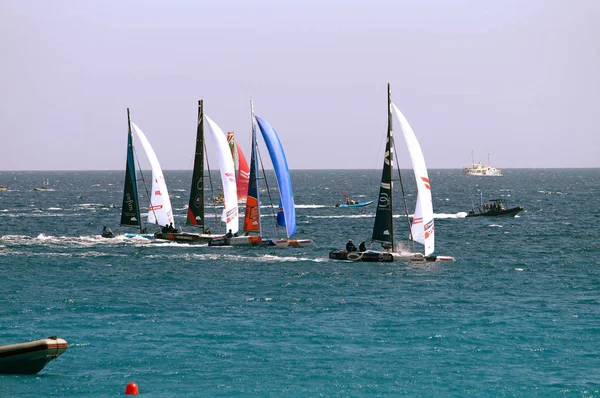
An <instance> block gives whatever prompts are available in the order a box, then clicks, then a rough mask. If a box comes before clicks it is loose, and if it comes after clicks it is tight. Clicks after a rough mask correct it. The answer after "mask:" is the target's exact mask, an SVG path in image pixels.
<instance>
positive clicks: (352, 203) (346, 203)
mask: <svg viewBox="0 0 600 398" xmlns="http://www.w3.org/2000/svg"><path fill="white" fill-rule="evenodd" d="M341 193H342V198H343V200H342V203H336V205H335V207H363V206H368V205H370V204H371V203H373V201H372V200H368V201H364V202H359V201H357V200H354V199H351V198H349V197H348V195H346V192H344V191H341Z"/></svg>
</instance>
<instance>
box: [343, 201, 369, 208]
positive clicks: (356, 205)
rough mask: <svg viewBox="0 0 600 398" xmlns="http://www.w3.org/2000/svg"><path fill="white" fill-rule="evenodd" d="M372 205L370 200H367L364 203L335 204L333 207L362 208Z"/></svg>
mask: <svg viewBox="0 0 600 398" xmlns="http://www.w3.org/2000/svg"><path fill="white" fill-rule="evenodd" d="M371 203H373V201H372V200H368V201H366V202H354V203H352V202H351V203H337V204H336V205H335V207H364V206H368V205H370V204H371Z"/></svg>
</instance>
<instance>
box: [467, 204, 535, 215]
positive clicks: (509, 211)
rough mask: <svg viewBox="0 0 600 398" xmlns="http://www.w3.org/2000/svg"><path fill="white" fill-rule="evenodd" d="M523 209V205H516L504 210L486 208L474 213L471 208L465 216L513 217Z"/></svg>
mask: <svg viewBox="0 0 600 398" xmlns="http://www.w3.org/2000/svg"><path fill="white" fill-rule="evenodd" d="M523 209H524V207H523V206H517V207H513V208H510V209H505V210H488V211H484V212H481V213H476V212H474V211H473V210H471V211H470V212H469V214H467V217H514V216H516V215H517V214H519V212H520V211H522V210H523Z"/></svg>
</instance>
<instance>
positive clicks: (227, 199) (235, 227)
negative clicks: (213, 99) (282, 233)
mask: <svg viewBox="0 0 600 398" xmlns="http://www.w3.org/2000/svg"><path fill="white" fill-rule="evenodd" d="M204 117H205V118H206V122H207V123H206V124H207V125H208V130H209V131H210V133H211V135H212V137H213V139H214V140H215V142H216V144H217V159H218V161H219V169H220V171H221V183H222V184H223V198H224V207H225V208H224V209H223V219H224V221H225V222H226V223H227V231H229V230H231V232H232V233H236V232H238V231H239V229H240V226H239V221H238V198H237V184H236V182H235V166H234V164H233V158H232V157H231V151H230V149H229V144H228V143H227V137H226V136H225V134H224V133H223V130H221V128H220V127H219V126H218V125H217V124H216V123H215V122H213V121H212V120H211V119H210V118H209V117H208V116H206V114H204Z"/></svg>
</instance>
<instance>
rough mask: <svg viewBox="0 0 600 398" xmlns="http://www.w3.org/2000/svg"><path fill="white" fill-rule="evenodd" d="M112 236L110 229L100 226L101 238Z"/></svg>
mask: <svg viewBox="0 0 600 398" xmlns="http://www.w3.org/2000/svg"><path fill="white" fill-rule="evenodd" d="M113 236H115V235H114V234H113V231H111V230H110V228H107V227H106V226H104V228H102V237H103V238H112V237H113Z"/></svg>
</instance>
